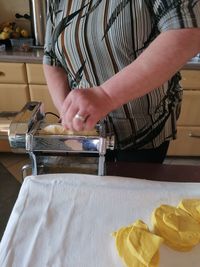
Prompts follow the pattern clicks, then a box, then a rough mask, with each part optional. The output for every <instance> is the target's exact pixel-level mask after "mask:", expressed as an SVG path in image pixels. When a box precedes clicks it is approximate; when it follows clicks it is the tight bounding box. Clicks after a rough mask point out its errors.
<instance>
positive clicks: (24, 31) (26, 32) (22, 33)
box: [20, 29, 29, 38]
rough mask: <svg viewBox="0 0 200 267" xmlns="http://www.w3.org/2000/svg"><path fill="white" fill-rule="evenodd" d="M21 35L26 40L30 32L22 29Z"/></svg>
mask: <svg viewBox="0 0 200 267" xmlns="http://www.w3.org/2000/svg"><path fill="white" fill-rule="evenodd" d="M20 33H21V36H22V37H25V38H26V37H28V36H29V34H28V31H27V30H25V29H22V30H21V32H20Z"/></svg>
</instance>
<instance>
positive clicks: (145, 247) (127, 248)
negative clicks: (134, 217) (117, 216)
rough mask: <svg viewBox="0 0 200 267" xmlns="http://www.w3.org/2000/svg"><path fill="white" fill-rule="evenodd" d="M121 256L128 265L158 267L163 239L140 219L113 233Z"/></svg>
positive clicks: (132, 266)
mask: <svg viewBox="0 0 200 267" xmlns="http://www.w3.org/2000/svg"><path fill="white" fill-rule="evenodd" d="M113 235H114V236H115V238H116V248H117V251H118V254H119V256H120V257H121V258H122V259H123V261H124V263H125V264H126V266H128V267H145V266H149V267H156V266H158V264H159V247H160V244H161V243H162V242H163V239H162V238H161V237H159V236H157V235H155V234H153V233H151V232H150V231H149V229H148V227H147V225H146V224H145V223H143V222H142V221H140V220H138V221H136V222H135V223H134V224H133V225H130V226H127V227H122V228H120V229H119V230H118V231H117V232H115V233H114V234H113Z"/></svg>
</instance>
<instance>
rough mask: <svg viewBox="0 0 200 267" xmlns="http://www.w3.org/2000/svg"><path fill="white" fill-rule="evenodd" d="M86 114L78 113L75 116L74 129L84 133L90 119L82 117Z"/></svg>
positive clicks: (86, 116) (85, 116)
mask: <svg viewBox="0 0 200 267" xmlns="http://www.w3.org/2000/svg"><path fill="white" fill-rule="evenodd" d="M82 114H84V113H83V112H80V111H79V112H78V113H77V114H75V116H74V118H73V121H72V123H73V128H74V129H75V130H76V131H82V130H84V128H85V124H86V122H87V119H88V117H89V116H88V115H82Z"/></svg>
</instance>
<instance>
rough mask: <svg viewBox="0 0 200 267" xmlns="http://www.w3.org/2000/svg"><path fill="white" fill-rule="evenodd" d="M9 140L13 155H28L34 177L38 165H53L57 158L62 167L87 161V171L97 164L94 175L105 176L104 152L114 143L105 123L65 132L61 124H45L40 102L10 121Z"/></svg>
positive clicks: (24, 109)
mask: <svg viewBox="0 0 200 267" xmlns="http://www.w3.org/2000/svg"><path fill="white" fill-rule="evenodd" d="M8 140H9V144H10V147H11V149H12V151H13V152H15V153H28V154H29V155H30V160H31V164H30V165H31V166H29V167H30V168H31V171H32V173H31V174H33V175H37V174H38V170H39V167H40V166H41V165H43V166H45V164H50V165H56V164H60V163H58V162H56V159H57V158H58V156H59V157H61V158H62V164H61V165H67V164H72V162H73V161H74V162H75V163H76V165H77V164H78V165H81V163H82V162H87V166H88V168H90V164H91V163H96V164H97V170H96V172H97V174H98V175H104V174H105V154H106V150H107V149H111V150H112V149H114V144H115V138H114V134H113V131H112V128H111V126H110V124H109V123H108V120H106V119H104V120H102V121H100V122H99V123H98V124H97V125H96V126H95V128H94V129H93V130H92V131H87V132H85V131H82V132H71V131H66V130H65V129H64V128H63V127H62V126H61V123H59V122H56V123H50V122H48V121H47V119H46V116H45V113H44V111H43V105H42V103H41V102H28V103H27V104H26V105H25V106H24V107H23V108H22V110H21V111H20V112H18V113H17V114H16V115H15V116H14V117H13V118H12V120H11V122H10V124H9V129H8ZM69 158H70V161H69V160H68V159H69ZM86 159H87V160H86ZM67 160H68V161H67ZM84 160H85V161H84ZM85 164H86V163H85ZM26 167H27V166H26ZM26 167H24V168H26Z"/></svg>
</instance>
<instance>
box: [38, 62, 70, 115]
mask: <svg viewBox="0 0 200 267" xmlns="http://www.w3.org/2000/svg"><path fill="white" fill-rule="evenodd" d="M43 69H44V75H45V78H46V82H47V86H48V89H49V92H50V95H51V98H52V100H53V103H54V105H55V107H56V108H57V110H58V112H59V114H60V113H61V107H62V104H63V102H64V100H65V98H66V96H67V95H68V93H69V91H70V90H69V84H68V79H67V75H66V72H65V70H64V69H62V68H61V67H57V66H50V65H47V64H43Z"/></svg>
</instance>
